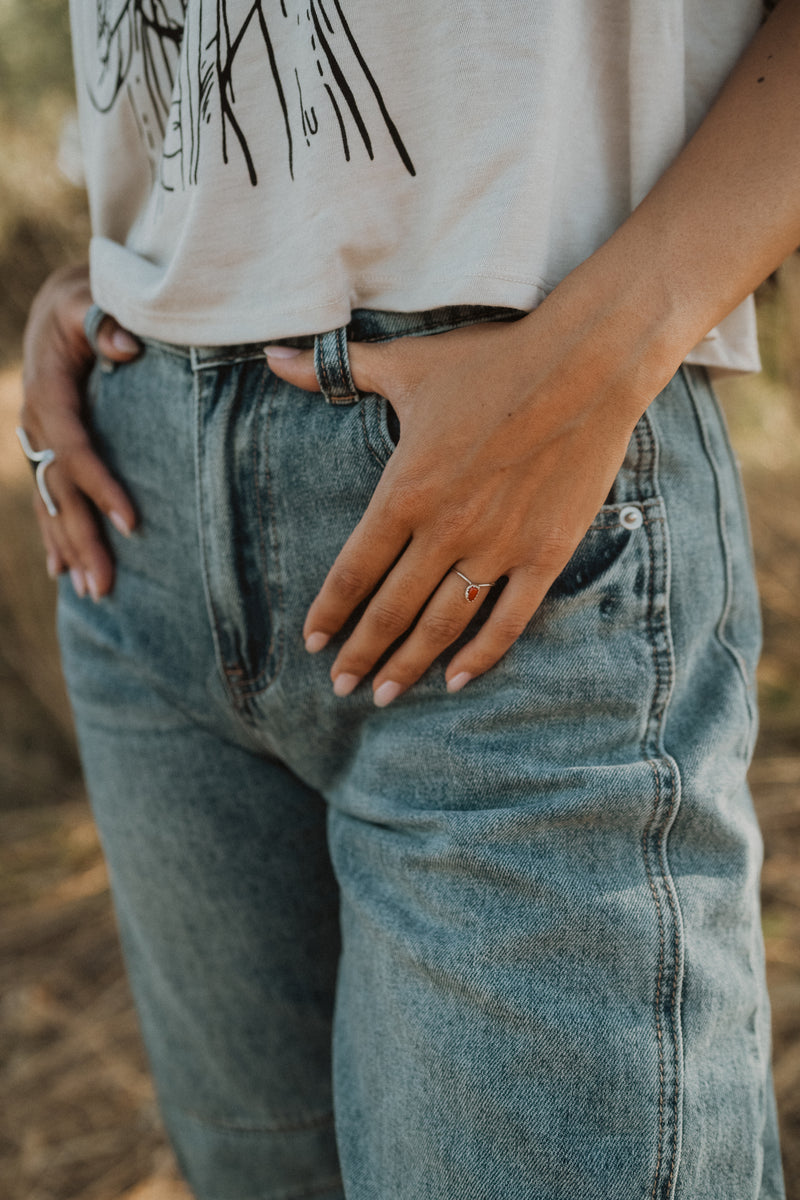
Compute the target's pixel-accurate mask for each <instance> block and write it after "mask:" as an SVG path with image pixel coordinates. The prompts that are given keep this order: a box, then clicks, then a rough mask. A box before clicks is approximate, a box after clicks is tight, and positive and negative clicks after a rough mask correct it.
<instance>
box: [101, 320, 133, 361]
mask: <svg viewBox="0 0 800 1200" xmlns="http://www.w3.org/2000/svg"><path fill="white" fill-rule="evenodd" d="M97 349H98V352H99V353H100V355H102V357H103V358H108V359H111V361H112V362H127V361H128V360H129V359H131V358H136V356H137V355H138V354H141V351H142V347H141V345H140V343H139V342H138V341H137V340H136V338H135V337H134V336H133V334H132V333H130V332H129V331H128V330H127V329H123V327H122V326H121V325H119V324H118V323H117V322H116V321H115V320H114V318H113V317H105V319H104V320H103V321H102V323H101V325H100V328H99V329H98V331H97Z"/></svg>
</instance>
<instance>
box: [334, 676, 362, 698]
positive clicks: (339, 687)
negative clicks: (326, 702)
mask: <svg viewBox="0 0 800 1200" xmlns="http://www.w3.org/2000/svg"><path fill="white" fill-rule="evenodd" d="M360 682H361V679H360V676H358V675H337V676H336V678H335V679H334V681H333V694H334V695H335V696H349V695H350V693H351V692H352V691H353V690H354V689H355V688H357V687H358V685H359V683H360Z"/></svg>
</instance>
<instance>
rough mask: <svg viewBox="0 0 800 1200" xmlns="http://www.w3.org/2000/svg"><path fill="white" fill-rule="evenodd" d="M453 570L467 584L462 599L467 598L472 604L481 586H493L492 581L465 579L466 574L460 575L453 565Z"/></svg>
mask: <svg viewBox="0 0 800 1200" xmlns="http://www.w3.org/2000/svg"><path fill="white" fill-rule="evenodd" d="M453 570H454V571H455V573H456V575H457V576H458V577H459V579H463V580H464V583H465V584H466V585H467V586H466V587H465V588H464V599H465V600H468V601H469V603H470V604H474V602H475V601H476V600H477V599H478V592H479V591H480V590H481V588H490V587H494V583H473V582H472V580H471V579H467V577H466V575H462V574H461V572H460V571H456V569H455V567H453Z"/></svg>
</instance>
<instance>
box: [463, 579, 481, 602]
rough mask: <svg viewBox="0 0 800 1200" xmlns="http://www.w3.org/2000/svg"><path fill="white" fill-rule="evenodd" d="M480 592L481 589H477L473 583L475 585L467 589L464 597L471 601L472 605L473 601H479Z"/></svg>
mask: <svg viewBox="0 0 800 1200" xmlns="http://www.w3.org/2000/svg"><path fill="white" fill-rule="evenodd" d="M480 590H481V589H480V588H479V587H476V586H475V584H474V583H473V584H471V585H470V587H468V588H467V590H466V592H465V593H464V595H465V596H466V597H467V599H468V600H469V602H470V604H472V601H473V600H477V599H478V592H479V591H480Z"/></svg>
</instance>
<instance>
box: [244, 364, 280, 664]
mask: <svg viewBox="0 0 800 1200" xmlns="http://www.w3.org/2000/svg"><path fill="white" fill-rule="evenodd" d="M268 374H269V369H268V367H267V365H266V363H265V364H264V376H263V385H262V389H261V395H260V396H259V407H260V406H261V405H262V404H264V402H265V401H266V405H265V407H266V411H265V414H264V445H265V447H266V450H267V454H269V446H270V438H269V433H270V422H271V420H272V400H273V396H272V395H268V392H267V385H266V380H267V376H268ZM259 444H260V443H259V439H258V438H253V445H252V456H253V479H254V480H258V474H259V472H258V450H259ZM264 476H265V484H266V488H267V513H268V524H269V529H270V532H271V533H272V535H273V536H272V538H271V539H270V540H271V542H272V543H273V547H274V541H275V509H274V505H273V501H272V484H271V476H270V469H269V460H267V462H266V463H265V469H264ZM256 512H257V514H258V549H259V557H260V559H261V570H262V575H263V581H264V592H265V596H264V603H265V605H266V610H267V614H268V615H269V614H271V613H272V614H273V615H274V610H273V608H272V605H271V603H270V593H271V591H272V588H271V586H270V581H269V564H268V561H267V545H266V538H265V533H264V512H263V508H262V504H261V488H260V487H258V486H257V487H256ZM277 574H278V573H277V572H276V576H277ZM276 588H277V591H278V610H279V612H280V611H281V610H282V608H283V596H282V594H281V590H280V583H276ZM273 654H275V655H276V659H277V658H279V657H280V653H279V651H278V652H277V653H276V651H275V620H274V619H273V620H271V621H270V629H269V645H268V646H267V653H266V663H265V665H264V668H263V670H261V671H259V673H258V675H257V676H256V677H255V679H247V680H240V681H239V684H240V686H241V687H249V686H250V685H251V684H254V683H256V682H261V681H265V680H266V676H267V674H268V673H269V665H268V664H269V660H270V659H271V658H272V656H273ZM277 669H278V663H277V662H276V663H274V664H273V671H272V674H273V675H274V674H275V672H276V671H277Z"/></svg>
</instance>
